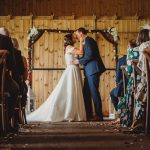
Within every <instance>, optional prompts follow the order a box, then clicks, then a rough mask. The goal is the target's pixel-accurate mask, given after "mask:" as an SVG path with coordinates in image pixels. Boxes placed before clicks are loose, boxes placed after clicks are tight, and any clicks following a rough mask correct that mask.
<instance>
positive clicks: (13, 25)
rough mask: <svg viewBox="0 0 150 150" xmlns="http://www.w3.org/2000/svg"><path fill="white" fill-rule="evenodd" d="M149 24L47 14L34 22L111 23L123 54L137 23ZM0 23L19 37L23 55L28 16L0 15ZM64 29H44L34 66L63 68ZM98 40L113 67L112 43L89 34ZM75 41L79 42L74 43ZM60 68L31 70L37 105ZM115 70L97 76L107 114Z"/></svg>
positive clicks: (97, 25) (61, 25)
mask: <svg viewBox="0 0 150 150" xmlns="http://www.w3.org/2000/svg"><path fill="white" fill-rule="evenodd" d="M147 23H149V24H150V20H136V19H127V20H114V19H98V20H94V19H87V18H86V19H84V18H83V19H70V20H66V19H55V20H53V19H50V18H49V17H36V18H35V19H34V20H33V25H34V26H35V27H37V28H51V29H54V28H58V29H77V28H79V27H81V26H82V27H86V28H88V29H95V28H97V29H104V28H107V27H109V26H114V27H116V28H117V29H118V32H119V36H120V42H119V47H118V48H119V57H121V56H122V55H123V54H126V51H127V44H128V41H129V40H130V39H136V37H137V33H138V31H139V30H140V27H141V26H143V25H144V24H147ZM0 26H5V27H7V28H8V29H9V30H10V33H11V36H12V37H16V38H17V39H18V41H19V45H20V49H21V50H22V53H23V55H25V56H26V57H28V56H27V52H28V51H27V45H28V41H27V36H28V34H27V31H28V29H29V28H30V27H31V26H32V20H31V17H30V16H29V17H27V16H26V17H25V16H24V17H13V18H11V17H9V16H8V17H0ZM64 35H65V34H64V33H47V32H46V33H44V34H43V36H42V37H41V38H40V39H39V40H38V41H37V42H36V43H35V44H34V53H33V54H34V55H33V62H34V63H33V67H34V68H65V61H64V47H63V37H64ZM89 36H92V37H93V38H94V39H95V40H96V41H97V43H98V46H99V49H100V54H101V56H102V59H103V62H104V63H105V66H106V67H107V68H114V67H115V60H114V51H113V47H112V45H111V44H110V43H109V42H107V41H106V40H105V39H104V38H103V37H102V36H101V35H100V34H92V33H90V34H89ZM77 45H78V44H77ZM62 73H63V71H62V70H33V85H32V87H33V90H34V92H35V94H36V107H38V106H39V105H41V103H43V102H44V101H45V100H46V99H47V97H48V95H50V93H51V92H52V90H53V89H54V87H55V86H56V84H57V83H58V81H59V79H60V77H61V75H62ZM114 81H115V71H111V70H108V71H106V72H105V73H104V74H103V75H102V76H101V80H100V88H99V89H100V93H101V97H102V102H103V112H104V114H105V115H108V114H109V110H108V109H109V92H110V91H111V89H112V88H113V87H114V85H115V82H114Z"/></svg>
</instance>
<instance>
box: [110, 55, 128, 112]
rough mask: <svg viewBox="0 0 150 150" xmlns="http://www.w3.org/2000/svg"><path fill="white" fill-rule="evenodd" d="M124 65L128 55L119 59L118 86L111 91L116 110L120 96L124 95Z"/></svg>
mask: <svg viewBox="0 0 150 150" xmlns="http://www.w3.org/2000/svg"><path fill="white" fill-rule="evenodd" d="M122 65H126V55H124V56H123V57H121V58H120V59H119V60H118V64H117V70H116V87H115V88H114V89H112V91H111V92H110V97H111V100H112V103H113V105H114V108H115V110H116V111H118V106H117V105H118V97H122V96H123V80H122V70H121V66H122Z"/></svg>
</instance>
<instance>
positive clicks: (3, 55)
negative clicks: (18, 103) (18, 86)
mask: <svg viewBox="0 0 150 150" xmlns="http://www.w3.org/2000/svg"><path fill="white" fill-rule="evenodd" d="M8 54H9V52H8V51H7V50H0V130H1V135H5V134H6V133H7V129H8V113H7V110H8V109H7V97H8V93H6V92H5V81H6V59H7V55H8Z"/></svg>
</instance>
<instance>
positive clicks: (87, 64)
mask: <svg viewBox="0 0 150 150" xmlns="http://www.w3.org/2000/svg"><path fill="white" fill-rule="evenodd" d="M75 34H76V36H77V38H78V40H79V39H81V38H82V39H83V44H84V48H83V51H84V55H83V57H82V58H80V59H79V60H75V61H74V64H77V63H79V64H81V65H84V75H85V79H84V87H83V96H84V100H85V108H86V114H87V120H91V119H92V100H91V97H92V98H93V100H94V107H95V112H96V118H95V119H96V120H97V121H103V113H102V101H101V97H100V93H99V81H100V75H101V74H102V73H103V72H104V71H105V70H106V69H105V66H104V64H103V62H102V59H101V57H100V54H99V49H98V45H97V43H96V41H95V40H94V39H93V38H91V37H88V36H87V31H86V30H85V28H79V29H77V30H76V32H75Z"/></svg>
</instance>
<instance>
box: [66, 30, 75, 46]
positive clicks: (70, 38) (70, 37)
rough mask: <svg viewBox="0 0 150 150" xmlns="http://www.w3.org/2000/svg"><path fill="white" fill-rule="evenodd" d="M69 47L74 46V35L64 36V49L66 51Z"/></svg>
mask: <svg viewBox="0 0 150 150" xmlns="http://www.w3.org/2000/svg"><path fill="white" fill-rule="evenodd" d="M68 45H72V46H73V45H74V41H73V35H72V34H71V33H69V34H66V35H65V36H64V48H65V49H66V47H67V46H68Z"/></svg>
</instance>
